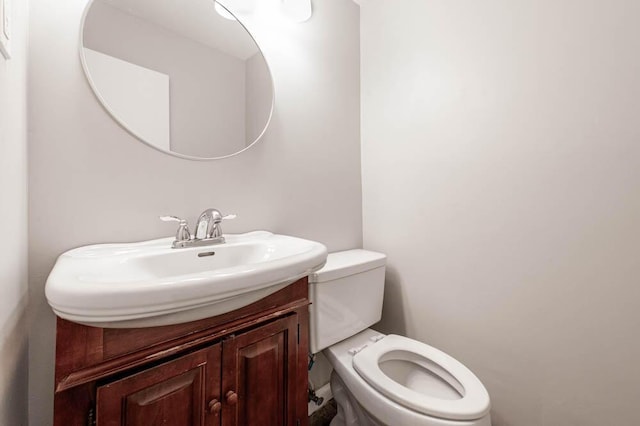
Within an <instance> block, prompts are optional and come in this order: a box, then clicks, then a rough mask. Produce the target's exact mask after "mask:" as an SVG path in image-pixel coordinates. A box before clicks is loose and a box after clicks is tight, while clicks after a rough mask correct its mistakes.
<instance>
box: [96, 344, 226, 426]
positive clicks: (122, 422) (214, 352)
mask: <svg viewBox="0 0 640 426" xmlns="http://www.w3.org/2000/svg"><path fill="white" fill-rule="evenodd" d="M220 367H221V347H220V344H217V345H214V346H211V347H209V348H207V349H203V350H200V351H197V352H194V353H191V354H189V355H185V356H183V357H180V358H178V359H175V360H173V361H170V362H167V363H164V364H161V365H158V366H156V367H153V368H150V369H148V370H145V371H143V372H140V373H137V374H134V375H132V376H129V377H126V378H124V379H121V380H118V381H116V382H113V383H110V384H107V385H104V386H100V387H98V390H97V401H96V408H97V410H96V411H97V412H96V415H97V422H96V423H97V426H155V425H158V426H160V425H171V426H196V425H199V426H214V425H216V426H218V425H220V415H219V410H218V411H216V410H213V409H212V410H211V411H212V412H211V413H209V411H210V410H209V405H211V407H213V406H214V404H215V402H217V401H219V400H220ZM219 406H220V405H219V404H218V405H217V407H219Z"/></svg>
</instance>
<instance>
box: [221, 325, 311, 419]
mask: <svg viewBox="0 0 640 426" xmlns="http://www.w3.org/2000/svg"><path fill="white" fill-rule="evenodd" d="M222 345H223V349H222V360H223V367H222V398H223V399H224V407H223V412H222V415H223V425H224V426H257V425H259V426H284V425H287V426H288V425H291V426H293V425H295V424H296V395H295V390H296V370H297V369H296V360H297V358H298V320H297V315H291V316H289V317H286V318H283V319H280V320H277V321H274V322H272V323H269V324H267V325H264V326H262V327H260V328H257V329H254V330H252V331H249V332H247V333H244V334H240V335H238V336H234V337H231V338H229V339H227V340H225V341H224V342H223V343H222ZM305 356H306V354H305ZM304 414H305V416H306V413H304Z"/></svg>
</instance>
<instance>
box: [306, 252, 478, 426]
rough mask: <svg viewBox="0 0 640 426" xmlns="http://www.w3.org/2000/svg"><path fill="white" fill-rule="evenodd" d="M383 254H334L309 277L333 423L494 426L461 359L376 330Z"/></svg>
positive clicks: (315, 339) (315, 347)
mask: <svg viewBox="0 0 640 426" xmlns="http://www.w3.org/2000/svg"><path fill="white" fill-rule="evenodd" d="M385 262H386V257H385V256H384V255H382V254H379V253H374V252H369V251H365V250H349V251H346V252H339V253H331V254H329V258H328V259H327V264H326V265H325V266H324V268H323V269H321V270H320V271H318V272H316V273H315V274H313V275H312V276H311V277H310V279H309V283H310V284H309V290H310V291H309V293H310V299H311V302H312V305H311V308H310V313H311V316H310V334H311V350H312V352H313V353H316V352H319V351H323V353H324V354H325V356H326V357H327V359H328V360H329V362H330V363H331V365H332V366H333V369H334V371H333V373H332V377H331V388H332V392H333V395H334V398H335V399H336V402H337V404H338V415H337V416H336V417H335V418H334V420H333V421H332V423H331V425H332V426H343V425H349V426H356V425H361V426H367V425H375V426H378V425H380V426H382V425H393V426H403V425H407V426H463V425H464V426H491V419H490V414H489V410H490V399H489V394H488V393H487V391H486V389H485V387H484V386H483V385H482V383H481V382H480V380H479V379H478V378H477V377H476V376H475V375H474V374H473V373H472V372H471V371H470V370H469V369H468V368H466V367H465V366H464V365H463V364H461V363H460V362H458V361H457V360H455V359H454V358H452V357H451V356H449V355H447V354H445V353H444V352H442V351H440V350H438V349H436V348H433V347H431V346H429V345H427V344H425V343H422V342H419V341H416V340H413V339H409V338H407V337H404V336H397V335H388V336H385V335H383V334H380V333H378V332H377V331H375V330H372V329H369V328H367V327H369V326H371V325H373V324H375V323H376V322H378V321H379V320H380V317H381V314H382V294H383V292H384V269H385Z"/></svg>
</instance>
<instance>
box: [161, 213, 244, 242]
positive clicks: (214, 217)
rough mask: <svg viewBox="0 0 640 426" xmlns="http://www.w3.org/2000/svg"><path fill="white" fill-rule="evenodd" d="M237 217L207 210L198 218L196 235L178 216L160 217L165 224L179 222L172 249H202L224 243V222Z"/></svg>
mask: <svg viewBox="0 0 640 426" xmlns="http://www.w3.org/2000/svg"><path fill="white" fill-rule="evenodd" d="M235 218H236V215H234V214H229V215H226V216H223V215H222V214H221V213H220V212H219V211H218V210H216V209H207V210H205V211H203V212H202V214H200V217H198V223H197V224H196V233H195V235H194V234H191V232H190V231H189V225H188V223H187V221H186V220H184V219H180V218H179V217H176V216H160V220H162V221H163V222H178V223H179V227H178V231H177V232H176V239H175V241H174V242H173V244H172V245H171V247H172V248H186V247H200V246H209V245H214V244H222V243H224V241H225V240H224V236H223V235H222V227H221V226H220V223H221V222H222V221H223V220H227V219H235Z"/></svg>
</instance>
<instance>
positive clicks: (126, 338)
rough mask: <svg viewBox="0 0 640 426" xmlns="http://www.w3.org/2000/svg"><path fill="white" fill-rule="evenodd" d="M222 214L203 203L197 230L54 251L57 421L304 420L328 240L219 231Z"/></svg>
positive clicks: (226, 423)
mask: <svg viewBox="0 0 640 426" xmlns="http://www.w3.org/2000/svg"><path fill="white" fill-rule="evenodd" d="M212 213H213V214H212ZM222 218H223V216H222V215H221V214H219V212H217V210H214V209H209V210H207V211H205V212H204V213H203V214H202V215H201V218H200V220H199V222H198V225H199V226H198V227H199V228H200V229H203V230H204V229H209V231H207V233H204V234H203V235H202V238H198V237H196V236H195V235H192V234H191V233H190V232H189V231H188V228H186V223H183V222H184V221H180V222H181V225H180V228H179V230H178V232H177V235H176V240H173V239H172V238H163V239H159V240H153V241H145V242H141V243H126V244H98V245H94V246H86V247H80V248H77V249H74V250H70V251H68V252H66V253H64V254H62V255H61V256H60V257H59V258H58V261H57V262H56V265H55V266H54V268H53V270H52V271H51V274H50V275H49V278H48V280H47V285H46V288H45V292H46V295H47V300H48V302H49V304H50V305H51V307H52V309H53V311H54V312H55V313H56V315H57V316H58V319H57V331H56V361H55V396H54V419H55V420H54V424H55V425H56V426H75V425H78V426H80V425H96V426H116V425H123V426H124V425H126V426H149V425H170V426H195V425H207V426H209V425H219V426H232V425H238V426H241V425H260V426H269V425H272V426H282V425H287V426H289V425H290V426H299V425H306V424H307V423H308V418H307V384H308V377H307V366H308V354H309V299H308V276H309V274H311V273H312V272H314V271H316V270H318V269H319V268H320V267H322V266H323V265H324V263H325V261H326V259H327V249H326V247H325V246H324V245H322V244H320V243H317V242H314V241H309V240H304V239H300V238H295V237H290V236H286V235H275V234H272V233H270V232H266V231H256V232H249V233H245V234H238V235H233V234H232V235H228V234H225V235H224V236H222V230H221V229H220V222H221V221H222ZM212 235H217V236H216V237H212ZM183 237H184V238H186V239H185V240H178V239H177V238H183ZM208 243H209V244H208Z"/></svg>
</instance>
